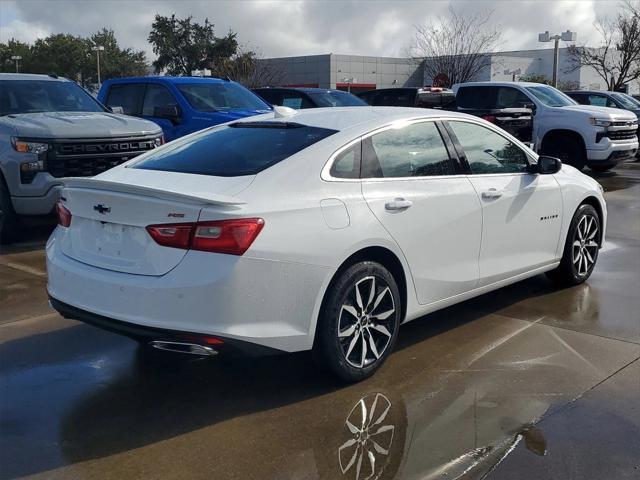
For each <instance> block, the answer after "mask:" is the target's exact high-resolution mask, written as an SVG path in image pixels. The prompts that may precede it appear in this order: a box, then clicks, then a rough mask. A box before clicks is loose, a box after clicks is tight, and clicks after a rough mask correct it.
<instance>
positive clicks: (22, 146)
mask: <svg viewBox="0 0 640 480" xmlns="http://www.w3.org/2000/svg"><path fill="white" fill-rule="evenodd" d="M11 144H12V145H13V149H14V150H15V151H16V152H20V153H35V154H37V155H39V154H41V153H44V152H46V151H47V150H49V144H47V143H40V142H27V141H24V140H19V139H17V138H12V139H11Z"/></svg>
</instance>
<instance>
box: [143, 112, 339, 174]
mask: <svg viewBox="0 0 640 480" xmlns="http://www.w3.org/2000/svg"><path fill="white" fill-rule="evenodd" d="M336 132H337V130H330V129H328V128H318V127H310V126H307V125H301V124H298V123H284V122H269V121H266V122H239V123H233V124H230V125H228V126H223V127H217V128H213V129H209V130H204V131H202V132H201V133H199V134H196V135H194V136H191V137H185V138H183V139H178V140H175V141H173V142H171V143H170V144H168V145H167V146H166V147H164V148H161V149H159V150H158V151H156V152H154V153H152V154H151V155H150V156H148V157H146V158H144V159H142V160H140V161H139V162H136V163H134V164H133V165H132V166H131V168H140V169H143V170H161V171H166V172H181V173H194V174H198V175H213V176H217V177H237V176H242V175H254V174H256V173H258V172H261V171H262V170H265V169H267V168H269V167H270V166H272V165H274V164H276V163H278V162H280V161H282V160H284V159H285V158H287V157H290V156H291V155H294V154H295V153H298V152H299V151H301V150H304V149H305V148H307V147H309V146H311V145H313V144H314V143H316V142H319V141H320V140H322V139H324V138H327V137H329V136H330V135H333V134H334V133H336Z"/></svg>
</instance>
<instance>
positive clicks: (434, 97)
mask: <svg viewBox="0 0 640 480" xmlns="http://www.w3.org/2000/svg"><path fill="white" fill-rule="evenodd" d="M455 101H456V96H455V95H454V94H453V93H451V92H445V93H421V94H419V95H418V105H417V106H418V107H422V108H442V107H446V106H448V105H451V104H453V103H454V102H455Z"/></svg>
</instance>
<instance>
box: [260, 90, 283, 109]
mask: <svg viewBox="0 0 640 480" xmlns="http://www.w3.org/2000/svg"><path fill="white" fill-rule="evenodd" d="M254 93H255V94H256V95H258V96H259V97H260V98H262V99H263V100H264V101H265V102H267V103H268V104H269V105H282V93H281V92H279V91H278V90H267V89H263V90H255V91H254Z"/></svg>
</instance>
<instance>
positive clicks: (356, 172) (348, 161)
mask: <svg viewBox="0 0 640 480" xmlns="http://www.w3.org/2000/svg"><path fill="white" fill-rule="evenodd" d="M360 150H361V148H360V142H357V143H356V144H355V145H353V146H351V147H349V148H347V149H346V150H344V151H342V152H340V154H339V155H338V156H336V158H335V159H334V160H333V164H332V165H331V170H330V171H329V173H330V174H331V176H332V177H333V178H359V177H360Z"/></svg>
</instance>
